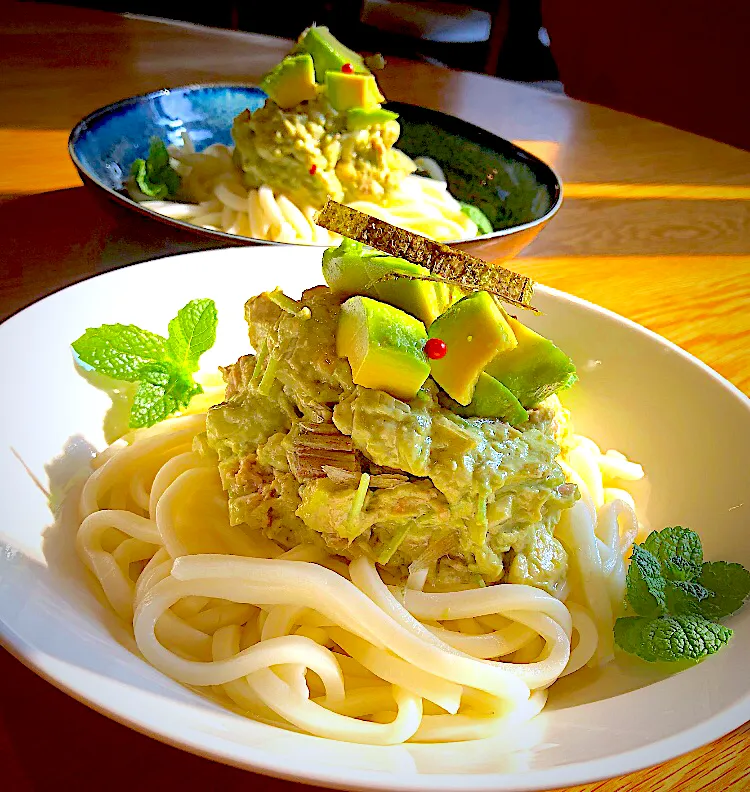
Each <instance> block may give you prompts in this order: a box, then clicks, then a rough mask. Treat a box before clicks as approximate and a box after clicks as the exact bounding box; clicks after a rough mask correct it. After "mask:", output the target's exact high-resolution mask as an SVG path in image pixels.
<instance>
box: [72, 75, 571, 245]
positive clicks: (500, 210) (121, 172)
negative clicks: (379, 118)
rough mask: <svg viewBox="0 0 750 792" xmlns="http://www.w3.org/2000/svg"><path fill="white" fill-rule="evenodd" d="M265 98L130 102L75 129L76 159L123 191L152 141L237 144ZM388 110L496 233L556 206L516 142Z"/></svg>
mask: <svg viewBox="0 0 750 792" xmlns="http://www.w3.org/2000/svg"><path fill="white" fill-rule="evenodd" d="M265 98H266V95H265V94H264V93H263V91H261V90H260V89H259V88H256V87H253V86H240V85H193V86H186V87H182V88H174V89H164V90H162V91H156V92H154V93H151V94H146V95H144V96H137V97H133V98H131V99H124V100H123V101H121V102H117V103H115V104H113V105H110V106H109V107H105V108H102V109H101V110H98V111H96V112H95V113H93V114H92V115H90V116H88V117H87V118H86V119H84V120H83V121H81V122H80V123H79V124H78V125H77V126H76V128H75V129H74V130H73V132H72V133H71V136H70V154H71V156H72V157H73V161H74V162H75V163H76V165H77V166H78V168H79V169H80V170H81V171H82V172H83V173H84V174H85V175H86V176H88V177H89V178H90V179H92V180H93V182H94V183H95V184H98V185H99V186H101V187H104V188H107V189H109V190H112V191H116V192H119V191H121V190H122V189H123V181H124V179H125V178H126V177H127V175H128V173H129V171H130V166H131V164H132V162H133V160H135V159H137V158H139V157H146V156H147V154H148V147H149V141H150V139H151V138H152V137H154V136H156V137H159V138H161V139H162V140H164V141H165V142H166V143H168V144H169V143H179V142H180V135H181V133H182V132H184V131H187V132H188V133H189V134H190V137H191V138H192V140H193V141H194V143H195V145H196V148H197V149H198V150H199V151H200V150H201V149H203V148H205V147H206V146H208V145H210V144H211V143H224V144H231V143H232V139H231V134H230V130H231V128H232V121H233V120H234V118H235V117H236V116H237V115H238V114H239V113H241V112H242V111H243V110H245V109H246V108H249V109H250V110H255V109H257V108H258V107H259V106H261V105H262V104H263V102H264V101H265ZM388 107H389V108H390V109H393V110H395V111H396V112H398V113H399V115H400V118H399V121H400V123H401V137H400V138H399V142H398V144H397V145H398V147H399V148H400V149H401V150H402V151H404V152H405V153H406V154H409V155H410V156H412V157H418V156H427V157H431V158H433V159H434V160H436V161H437V162H438V164H439V165H440V166H441V167H442V168H443V170H444V172H445V175H446V178H447V180H448V184H449V189H450V191H451V194H452V195H454V196H455V197H456V198H457V199H458V200H460V201H466V202H467V203H471V204H474V205H475V206H478V207H479V208H480V209H481V210H482V211H483V212H484V213H485V214H486V215H487V217H488V218H489V220H490V222H491V223H492V227H493V229H494V230H495V231H502V230H503V229H509V228H513V227H516V226H520V225H524V224H526V223H530V222H533V221H535V220H539V219H541V218H543V217H544V216H545V215H546V214H547V213H548V212H550V210H551V209H553V208H554V207H555V206H556V205H557V203H558V201H559V199H560V183H559V181H558V179H557V176H556V175H555V173H554V172H553V171H552V169H551V168H549V167H548V166H547V165H546V164H545V163H543V162H542V161H541V160H539V159H537V158H536V157H534V156H532V155H531V154H528V153H527V152H525V151H523V150H522V149H519V148H518V147H517V146H515V145H513V144H512V143H511V142H509V141H507V140H504V139H503V138H500V137H497V136H496V135H493V134H492V133H490V132H487V131H486V130H483V129H480V128H479V127H476V126H474V125H473V124H469V123H467V122H466V121H462V120H461V119H458V118H453V117H452V116H448V115H445V114H444V113H440V112H437V111H435V110H428V109H426V108H422V107H416V106H414V105H409V104H401V103H396V102H391V103H389V105H388Z"/></svg>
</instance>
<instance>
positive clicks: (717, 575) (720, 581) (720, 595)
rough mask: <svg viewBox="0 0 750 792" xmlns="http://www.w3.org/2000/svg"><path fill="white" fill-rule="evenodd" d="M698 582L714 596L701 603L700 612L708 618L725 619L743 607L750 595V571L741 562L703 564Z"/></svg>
mask: <svg viewBox="0 0 750 792" xmlns="http://www.w3.org/2000/svg"><path fill="white" fill-rule="evenodd" d="M698 582H699V583H700V584H701V586H704V587H705V588H706V589H708V590H709V591H711V592H713V595H714V596H713V597H710V598H707V599H705V600H703V601H702V602H701V603H700V604H699V610H700V613H701V614H703V616H705V617H706V618H707V619H723V618H724V617H725V616H729V615H730V614H732V613H734V612H735V611H736V610H738V609H739V608H741V607H742V604H743V603H744V602H745V600H746V599H747V598H748V596H750V572H748V571H747V569H745V568H744V567H743V566H742V565H741V564H730V563H728V562H726V561H711V562H706V563H705V564H703V567H702V568H701V573H700V577H699V578H698Z"/></svg>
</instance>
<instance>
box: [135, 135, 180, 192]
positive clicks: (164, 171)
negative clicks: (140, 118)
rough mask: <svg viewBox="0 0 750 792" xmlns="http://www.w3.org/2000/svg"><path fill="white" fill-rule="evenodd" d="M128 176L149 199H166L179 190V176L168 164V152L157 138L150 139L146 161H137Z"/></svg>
mask: <svg viewBox="0 0 750 792" xmlns="http://www.w3.org/2000/svg"><path fill="white" fill-rule="evenodd" d="M130 175H131V176H132V177H133V178H134V179H135V183H136V184H137V185H138V189H139V190H140V191H141V192H142V193H143V194H144V195H148V196H149V198H157V199H161V198H168V197H170V196H172V195H174V194H175V193H176V192H177V191H178V190H179V189H180V182H181V179H180V175H179V173H177V171H176V170H174V168H172V166H171V165H170V164H169V152H168V151H167V147H166V146H165V145H164V143H163V142H162V141H161V140H159V138H157V137H154V138H151V146H150V148H149V152H148V159H146V160H143V159H137V160H135V162H134V163H133V164H132V165H131V166H130Z"/></svg>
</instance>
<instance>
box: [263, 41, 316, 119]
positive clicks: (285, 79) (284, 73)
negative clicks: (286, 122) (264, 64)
mask: <svg viewBox="0 0 750 792" xmlns="http://www.w3.org/2000/svg"><path fill="white" fill-rule="evenodd" d="M260 87H261V89H262V90H263V91H265V92H266V93H267V94H268V95H269V96H270V97H271V99H273V101H274V102H276V104H277V105H278V106H279V107H281V108H283V109H285V110H288V109H289V108H291V107H295V106H296V105H298V104H299V103H300V102H307V101H310V100H311V99H314V98H315V97H316V96H317V93H318V89H317V87H316V85H315V70H314V68H313V59H312V57H311V56H310V55H308V54H306V53H303V54H302V55H287V56H286V58H284V60H282V61H281V63H278V64H276V66H274V67H273V69H271V71H270V72H268V74H266V75H264V77H263V79H262V80H261V81H260Z"/></svg>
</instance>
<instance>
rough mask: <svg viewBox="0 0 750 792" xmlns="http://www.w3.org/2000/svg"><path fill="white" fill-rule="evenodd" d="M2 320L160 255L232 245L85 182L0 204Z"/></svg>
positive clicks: (0, 300) (0, 313) (0, 309)
mask: <svg viewBox="0 0 750 792" xmlns="http://www.w3.org/2000/svg"><path fill="white" fill-rule="evenodd" d="M0 228H3V229H6V232H5V234H4V240H3V249H2V251H1V252H0V282H2V293H1V294H0V320H2V319H5V318H6V317H7V316H8V315H9V314H11V313H13V312H15V311H17V310H19V309H20V308H23V307H25V306H26V305H28V304H29V303H32V302H34V301H35V300H38V299H39V298H40V297H44V296H46V295H47V294H50V293H51V292H53V291H56V290H57V289H60V288H61V287H63V286H68V285H70V284H71V283H75V282H76V281H80V280H84V279H85V278H88V277H91V276H92V275H96V274H98V273H100V272H106V271H107V270H112V269H117V268H118V267H124V266H127V265H128V264H135V263H137V262H141V261H148V260H149V259H153V258H157V257H160V256H170V255H175V254H177V253H190V252H193V251H196V250H206V249H209V248H220V247H231V244H227V243H226V242H218V241H216V242H214V241H212V240H210V239H203V238H196V237H195V236H193V235H192V234H191V233H190V232H186V231H181V230H179V229H173V228H170V227H169V226H166V225H163V224H161V223H158V222H156V221H154V220H150V219H149V218H146V217H142V216H141V215H139V214H138V213H136V212H131V211H128V210H127V209H124V208H123V207H121V206H119V205H118V204H116V203H115V202H114V201H110V200H109V199H107V198H105V197H103V196H100V195H98V194H95V193H93V191H91V190H88V189H86V188H85V187H75V188H72V189H68V190H56V191H54V192H48V193H41V194H39V195H29V196H21V197H17V198H11V199H7V200H3V201H2V202H0Z"/></svg>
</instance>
